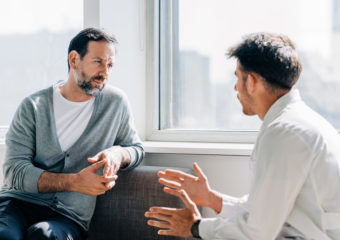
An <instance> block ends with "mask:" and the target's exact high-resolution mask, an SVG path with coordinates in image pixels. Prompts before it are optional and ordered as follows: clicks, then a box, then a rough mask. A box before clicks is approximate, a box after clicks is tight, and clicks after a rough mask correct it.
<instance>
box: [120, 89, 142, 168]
mask: <svg viewBox="0 0 340 240" xmlns="http://www.w3.org/2000/svg"><path fill="white" fill-rule="evenodd" d="M121 104H122V107H123V114H122V119H121V124H120V127H119V131H118V134H117V138H116V141H115V145H120V146H122V147H125V148H126V150H128V152H129V154H130V157H131V163H130V164H129V165H128V166H127V167H125V168H122V169H121V170H128V169H131V168H134V167H136V166H138V165H139V164H140V163H141V161H142V160H143V158H144V149H143V147H142V143H141V140H140V138H139V136H138V134H137V131H136V128H135V124H134V120H133V116H132V113H131V110H130V105H129V102H128V100H127V98H126V97H125V96H124V97H123V98H122V102H121Z"/></svg>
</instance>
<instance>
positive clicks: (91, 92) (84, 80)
mask: <svg viewBox="0 0 340 240" xmlns="http://www.w3.org/2000/svg"><path fill="white" fill-rule="evenodd" d="M80 75H81V77H79V76H78V74H77V73H76V72H75V74H74V78H75V80H76V82H77V85H78V86H79V87H80V89H81V90H83V92H84V93H85V94H86V95H88V96H94V97H95V96H97V95H98V94H99V93H100V92H101V91H102V90H103V89H104V87H105V78H104V77H102V76H94V77H91V78H89V77H87V76H86V74H85V73H84V72H83V71H81V73H80ZM94 81H101V82H102V85H101V86H97V85H96V84H95V85H94V86H92V82H94Z"/></svg>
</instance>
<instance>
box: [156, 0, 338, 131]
mask: <svg viewBox="0 0 340 240" xmlns="http://www.w3.org/2000/svg"><path fill="white" fill-rule="evenodd" d="M159 9H160V19H159V29H160V37H159V40H160V43H159V46H160V48H159V49H160V50H159V56H160V58H159V63H160V64H159V73H160V74H159V76H160V79H159V80H160V82H159V85H160V103H159V105H160V118H159V119H160V120H159V130H160V131H163V130H166V131H169V130H170V131H171V130H178V131H182V130H183V131H184V132H185V131H191V132H192V131H211V132H214V131H215V132H216V131H221V132H235V131H236V132H237V131H239V132H242V131H243V132H247V131H254V130H258V129H259V127H260V124H261V121H260V120H259V119H258V117H256V116H255V117H248V116H244V115H243V114H242V111H241V105H240V104H239V103H238V100H237V98H236V93H235V91H234V84H235V82H236V78H235V76H234V71H235V66H236V62H235V60H230V59H229V60H228V59H226V57H225V53H226V50H227V49H228V48H229V47H230V46H232V45H233V44H235V43H236V42H238V41H239V40H240V39H241V37H242V36H244V35H246V34H248V33H251V32H261V31H266V32H277V33H283V34H286V35H288V36H289V37H290V38H291V39H292V40H293V42H294V43H295V44H296V47H297V49H298V51H299V54H300V56H301V58H302V62H303V72H302V75H301V78H300V80H299V82H298V84H297V87H298V88H299V89H300V93H301V95H302V98H303V99H304V100H305V102H306V103H307V104H308V105H309V106H311V107H312V108H313V109H314V110H316V111H317V112H319V113H320V114H321V115H322V116H324V117H325V118H326V119H328V120H329V121H330V122H331V123H332V124H333V125H334V126H335V127H336V128H338V129H340V107H339V106H340V98H339V97H338V95H339V93H340V77H339V76H340V0H313V1H310V0H277V1H271V0H256V1H254V0H239V1H220V0H209V1H207V0H172V1H162V0H160V1H159Z"/></svg>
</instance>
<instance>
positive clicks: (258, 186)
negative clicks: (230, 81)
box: [145, 33, 340, 240]
mask: <svg viewBox="0 0 340 240" xmlns="http://www.w3.org/2000/svg"><path fill="white" fill-rule="evenodd" d="M228 55H229V56H230V57H235V58H236V59H237V60H238V61H237V67H236V72H235V75H236V78H237V83H236V85H235V91H237V92H238V96H237V97H238V99H239V101H240V103H241V105H242V108H243V112H244V114H246V115H258V117H259V118H260V119H261V120H262V121H263V124H262V126H261V129H260V132H259V135H258V138H257V141H256V144H255V146H254V151H253V153H252V156H251V162H252V165H253V169H252V170H253V178H252V185H251V188H250V192H249V195H247V196H245V197H243V198H233V197H230V196H227V195H224V194H221V193H218V192H216V191H213V190H211V188H210V187H209V184H208V181H207V178H206V177H205V175H204V173H203V172H202V170H201V169H200V168H199V166H198V165H197V164H194V171H195V173H196V175H197V176H192V175H188V174H184V173H182V172H179V171H174V170H166V171H164V172H159V176H160V182H161V183H162V184H164V185H165V186H166V187H165V188H164V191H165V192H166V193H169V194H172V195H175V196H178V197H180V198H181V199H182V200H183V201H184V203H185V204H186V206H187V207H186V208H184V209H170V208H165V207H152V208H150V210H149V211H148V212H146V213H145V216H146V217H148V218H155V219H156V220H148V224H149V225H151V226H154V227H158V228H161V230H159V232H158V233H159V234H160V235H175V236H181V237H192V236H194V237H199V238H203V239H254V240H271V239H315V240H330V239H333V240H335V239H340V148H339V146H340V145H339V144H340V137H339V134H338V132H337V131H336V130H335V129H334V128H333V127H332V126H331V125H330V124H329V123H328V122H327V121H326V120H325V119H324V118H322V117H321V116H320V115H318V114H317V113H316V112H314V111H313V110H312V109H310V108H309V107H308V106H306V105H305V104H304V102H303V101H302V100H301V98H300V95H299V92H298V90H297V89H294V88H293V86H294V85H295V83H296V82H297V80H298V78H299V76H300V73H301V70H302V66H301V61H300V59H299V56H298V54H297V52H296V50H295V47H294V45H293V44H292V42H291V41H290V39H289V38H288V37H286V36H283V35H277V34H270V33H255V34H251V35H249V36H247V37H246V38H245V39H244V40H243V41H242V42H241V43H239V44H238V45H236V46H235V47H233V48H231V49H230V51H229V53H228ZM196 205H200V206H207V207H210V208H212V209H214V210H215V211H216V213H218V214H219V216H218V217H216V218H202V217H201V215H200V213H199V211H198V210H197V207H196Z"/></svg>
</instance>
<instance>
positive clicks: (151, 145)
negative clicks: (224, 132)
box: [143, 141, 254, 156]
mask: <svg viewBox="0 0 340 240" xmlns="http://www.w3.org/2000/svg"><path fill="white" fill-rule="evenodd" d="M143 147H144V150H145V152H146V153H173V154H195V155H229V156H250V155H251V152H252V150H253V147H254V144H244V143H192V142H152V141H145V142H143Z"/></svg>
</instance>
